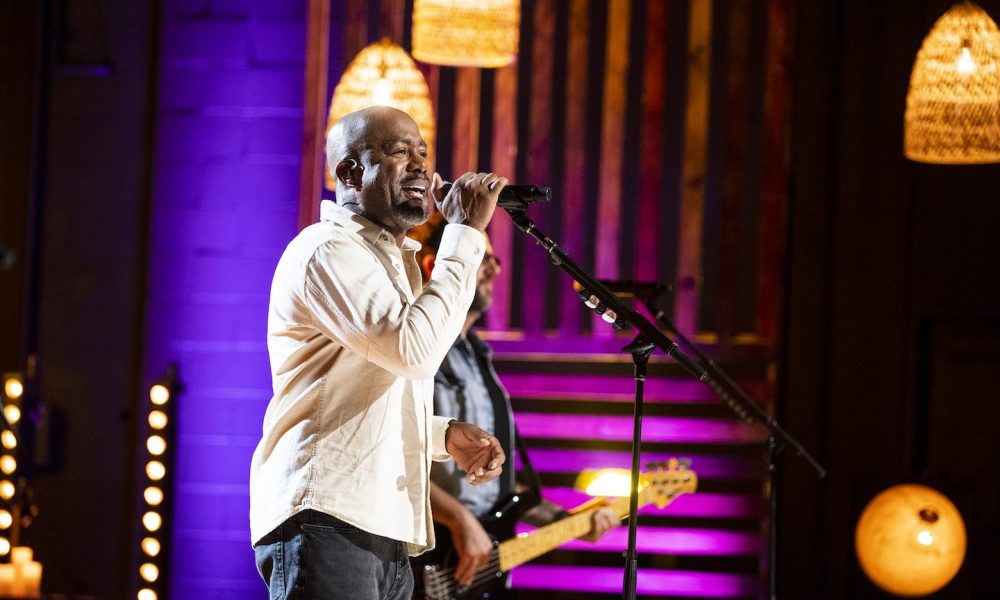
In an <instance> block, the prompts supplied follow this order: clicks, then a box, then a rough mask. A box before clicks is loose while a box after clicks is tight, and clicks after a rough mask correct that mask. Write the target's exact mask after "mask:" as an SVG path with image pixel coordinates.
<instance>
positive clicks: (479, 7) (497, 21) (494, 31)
mask: <svg viewBox="0 0 1000 600" xmlns="http://www.w3.org/2000/svg"><path fill="white" fill-rule="evenodd" d="M520 26H521V2H520V0H416V1H415V2H414V4H413V57H414V58H416V59H417V60H419V61H421V62H425V63H432V64H436V65H450V66H454V67H503V66H506V65H509V64H512V63H513V62H514V61H515V60H516V59H517V39H518V33H519V31H520Z"/></svg>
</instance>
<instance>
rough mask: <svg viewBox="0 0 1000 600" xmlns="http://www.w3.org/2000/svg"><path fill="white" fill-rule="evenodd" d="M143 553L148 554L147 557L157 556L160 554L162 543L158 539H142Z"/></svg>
mask: <svg viewBox="0 0 1000 600" xmlns="http://www.w3.org/2000/svg"><path fill="white" fill-rule="evenodd" d="M142 551H143V552H145V553H146V555H147V556H156V555H157V554H159V553H160V542H159V540H157V539H156V538H151V537H148V538H143V539H142Z"/></svg>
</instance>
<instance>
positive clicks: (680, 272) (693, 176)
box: [674, 0, 712, 335]
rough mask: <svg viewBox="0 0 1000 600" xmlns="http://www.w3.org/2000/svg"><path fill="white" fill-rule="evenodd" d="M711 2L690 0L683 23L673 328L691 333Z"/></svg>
mask: <svg viewBox="0 0 1000 600" xmlns="http://www.w3.org/2000/svg"><path fill="white" fill-rule="evenodd" d="M711 50H712V2H711V0H692V2H691V15H690V26H689V28H688V61H689V63H688V77H687V80H688V87H687V91H688V93H687V106H686V107H685V110H684V157H683V162H684V164H683V166H682V169H681V172H682V185H681V210H680V246H679V248H678V257H677V293H676V296H675V297H676V316H675V319H674V321H675V323H676V324H677V327H678V328H679V329H680V330H681V331H682V332H684V333H686V334H688V335H694V334H695V333H697V327H698V298H699V293H700V288H701V254H702V250H701V237H702V223H703V213H704V207H705V179H706V165H707V162H708V113H709V98H710V95H709V93H710V87H711V66H712V60H711V59H712V56H711Z"/></svg>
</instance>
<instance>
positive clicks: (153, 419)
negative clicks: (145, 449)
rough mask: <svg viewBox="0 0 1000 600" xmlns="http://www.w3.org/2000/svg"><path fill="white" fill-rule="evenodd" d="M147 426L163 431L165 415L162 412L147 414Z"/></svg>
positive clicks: (165, 420)
mask: <svg viewBox="0 0 1000 600" xmlns="http://www.w3.org/2000/svg"><path fill="white" fill-rule="evenodd" d="M149 426H150V427H152V428H153V429H163V428H164V427H166V426H167V413H165V412H163V411H162V410H153V411H150V412H149Z"/></svg>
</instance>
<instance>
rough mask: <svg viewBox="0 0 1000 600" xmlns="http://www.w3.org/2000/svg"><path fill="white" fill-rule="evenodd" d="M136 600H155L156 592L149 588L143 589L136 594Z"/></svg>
mask: <svg viewBox="0 0 1000 600" xmlns="http://www.w3.org/2000/svg"><path fill="white" fill-rule="evenodd" d="M136 599H137V600H156V592H154V591H153V590H151V589H149V588H143V589H141V590H139V593H138V594H136Z"/></svg>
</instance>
